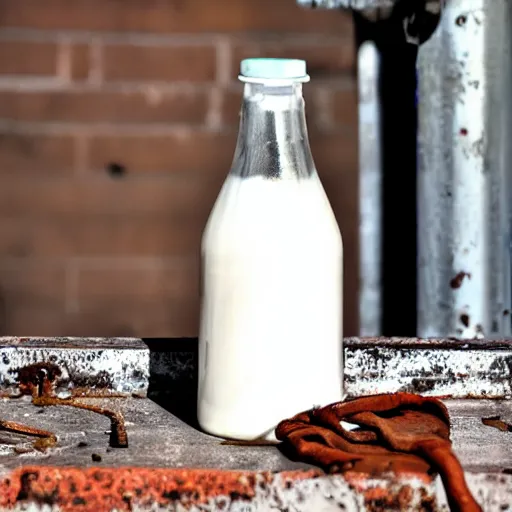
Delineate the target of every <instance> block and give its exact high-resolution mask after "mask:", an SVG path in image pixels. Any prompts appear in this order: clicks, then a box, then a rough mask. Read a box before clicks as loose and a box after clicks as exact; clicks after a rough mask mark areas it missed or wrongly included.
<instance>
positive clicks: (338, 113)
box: [329, 82, 358, 134]
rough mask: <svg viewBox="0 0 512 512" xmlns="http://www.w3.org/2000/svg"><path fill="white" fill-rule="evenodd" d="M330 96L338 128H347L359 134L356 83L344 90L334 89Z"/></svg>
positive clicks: (334, 120)
mask: <svg viewBox="0 0 512 512" xmlns="http://www.w3.org/2000/svg"><path fill="white" fill-rule="evenodd" d="M329 94H330V101H329V103H330V107H331V115H332V119H333V122H334V123H335V124H336V125H338V126H343V127H347V128H349V129H351V130H353V131H354V133H355V134H357V129H358V128H357V127H358V98H357V87H356V84H355V82H354V83H353V84H352V86H349V85H347V87H344V88H342V89H333V90H331V91H330V92H329Z"/></svg>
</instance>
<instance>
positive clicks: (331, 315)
mask: <svg viewBox="0 0 512 512" xmlns="http://www.w3.org/2000/svg"><path fill="white" fill-rule="evenodd" d="M251 87H252V86H251V85H249V84H247V85H246V92H245V96H244V107H243V109H244V112H243V115H242V121H241V127H240V132H241V133H240V134H239V140H238V144H237V151H236V154H235V160H234V163H233V167H232V169H231V171H230V173H229V175H228V177H227V179H226V181H225V183H224V185H223V187H222V190H221V192H220V194H219V197H218V199H217V201H216V203H215V205H214V208H213V210H212V213H211V215H210V218H209V220H208V223H207V226H206V228H205V231H204V234H203V240H202V297H201V326H200V335H199V343H200V345H199V391H198V419H199V423H200V425H201V427H202V428H203V429H204V430H205V431H207V432H209V433H211V434H213V435H217V436H220V437H226V438H233V439H241V440H253V439H262V438H263V439H269V440H272V439H274V432H273V431H274V428H275V426H276V425H277V423H279V421H281V420H282V419H284V418H287V417H289V416H292V415H294V414H297V413H298V412H301V411H303V410H306V409H309V408H312V407H314V406H320V405H326V404H328V403H332V402H335V401H338V400H340V399H341V397H342V368H343V366H342V266H343V254H342V252H343V250H342V241H341V235H340V232H339V228H338V225H337V223H336V220H335V217H334V214H333V211H332V208H331V206H330V204H329V201H328V199H327V196H326V194H325V191H324V189H323V187H322V184H321V182H320V179H319V177H318V174H317V172H316V169H315V167H314V164H313V161H312V159H311V157H310V153H309V145H308V143H307V133H306V132H305V120H304V119H303V100H302V95H301V92H300V86H299V87H298V88H296V87H295V86H294V90H293V91H290V90H288V91H286V90H283V91H275V90H274V91H269V90H266V88H265V87H262V86H258V87H257V88H260V90H258V91H254V90H250V89H251ZM248 89H249V90H248ZM253 89H254V88H253ZM253 108H254V109H256V112H251V109H253ZM276 110H277V111H278V112H277V114H276ZM251 113H252V114H254V116H253V117H255V118H257V117H258V116H260V114H261V116H260V119H259V121H258V123H260V125H261V126H259V127H253V128H256V129H253V130H251V129H250V126H249V127H248V126H247V124H250V122H251V120H250V119H248V118H249V117H251ZM265 113H266V114H268V115H266V114H265ZM288 114H290V115H288ZM244 115H245V116H246V117H247V118H246V119H244ZM294 119H295V121H294ZM248 128H249V129H248ZM303 132H304V133H303ZM255 136H256V137H257V138H258V143H257V144H254V142H256V141H254V140H253V141H252V142H251V140H250V139H251V137H255ZM304 136H305V139H304ZM244 137H245V140H244ZM294 144H295V148H294V147H293V146H294ZM303 146H305V148H304V147H303ZM299 153H301V154H299Z"/></svg>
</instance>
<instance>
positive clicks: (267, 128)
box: [231, 83, 316, 179]
mask: <svg viewBox="0 0 512 512" xmlns="http://www.w3.org/2000/svg"><path fill="white" fill-rule="evenodd" d="M315 173H316V170H315V165H314V163H313V158H312V156H311V149H310V147H309V140H308V133H307V127H306V116H305V111H304V99H303V98H302V84H301V83H292V84H289V85H279V86H269V85H265V84H259V83H258V84H256V83H246V84H245V87H244V97H243V102H242V113H241V120H240V129H239V133H238V141H237V145H236V151H235V157H234V161H233V166H232V169H231V174H234V175H237V176H240V177H243V178H248V177H253V176H262V177H265V178H269V179H303V178H308V177H310V176H311V175H313V174H315Z"/></svg>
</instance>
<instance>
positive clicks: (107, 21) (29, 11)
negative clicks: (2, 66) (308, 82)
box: [2, 0, 352, 34]
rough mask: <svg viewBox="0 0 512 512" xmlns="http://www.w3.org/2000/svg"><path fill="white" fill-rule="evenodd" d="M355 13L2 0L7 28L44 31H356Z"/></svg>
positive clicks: (274, 5) (160, 2) (225, 1)
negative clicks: (352, 26)
mask: <svg viewBox="0 0 512 512" xmlns="http://www.w3.org/2000/svg"><path fill="white" fill-rule="evenodd" d="M351 25H352V20H351V16H350V14H347V13H342V12H338V11H322V10H318V11H314V10H308V9H302V8H300V7H299V6H298V5H297V2H296V0H279V1H278V2H275V1H270V0H266V1H265V2H256V1H253V0H244V1H241V0H219V1H218V2H206V1H205V0H187V1H184V2H175V1H171V0H153V1H151V2H148V1H147V0H130V1H129V2H119V1H116V0H45V1H44V2H41V1H40V0H3V1H2V26H4V27H29V28H43V29H78V30H106V31H116V32H123V31H127V32H130V31H137V32H138V31H142V32H144V31H149V32H160V33H164V34H169V33H179V32H182V33H183V32H188V33H190V32H192V33H193V32H203V31H204V32H232V31H235V32H244V31H271V30H275V31H277V32H283V31H291V32H302V31H303V32H318V33H322V34H324V33H331V34H332V33H334V34H341V33H343V32H346V31H349V30H351Z"/></svg>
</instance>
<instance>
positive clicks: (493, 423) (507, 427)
mask: <svg viewBox="0 0 512 512" xmlns="http://www.w3.org/2000/svg"><path fill="white" fill-rule="evenodd" d="M482 423H483V424H484V425H486V426H487V427H494V428H497V429H498V430H501V431H502V432H512V425H511V424H510V423H507V422H505V421H503V420H502V419H501V416H492V417H491V418H482Z"/></svg>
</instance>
